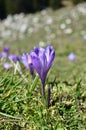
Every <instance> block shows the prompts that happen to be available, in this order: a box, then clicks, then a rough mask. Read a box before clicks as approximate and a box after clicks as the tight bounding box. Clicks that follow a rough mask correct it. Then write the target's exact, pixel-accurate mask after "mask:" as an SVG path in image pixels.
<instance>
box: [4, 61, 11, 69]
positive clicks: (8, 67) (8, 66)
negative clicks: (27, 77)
mask: <svg viewBox="0 0 86 130" xmlns="http://www.w3.org/2000/svg"><path fill="white" fill-rule="evenodd" d="M3 67H4V68H5V69H6V70H10V69H11V65H10V64H9V63H7V62H5V63H4V64H3Z"/></svg>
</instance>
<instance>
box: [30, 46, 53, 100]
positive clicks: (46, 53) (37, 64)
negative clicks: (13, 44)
mask: <svg viewBox="0 0 86 130" xmlns="http://www.w3.org/2000/svg"><path fill="white" fill-rule="evenodd" d="M30 56H31V62H32V64H33V67H34V69H35V70H36V71H37V73H38V74H39V77H40V79H41V81H42V95H43V96H44V98H45V80H46V76H47V73H48V71H49V69H50V67H51V65H52V63H53V60H54V57H55V51H54V48H53V47H52V46H47V47H46V48H45V49H44V48H41V47H35V48H34V50H33V51H32V52H31V53H30Z"/></svg>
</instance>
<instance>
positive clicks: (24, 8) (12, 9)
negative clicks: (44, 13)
mask: <svg viewBox="0 0 86 130" xmlns="http://www.w3.org/2000/svg"><path fill="white" fill-rule="evenodd" d="M85 1H86V0H0V19H4V18H6V17H7V16H8V14H18V13H21V12H23V13H26V14H28V13H35V12H38V11H41V10H43V9H45V8H48V7H51V8H52V9H59V8H61V7H62V6H66V5H68V4H65V3H70V4H73V5H76V4H78V3H80V2H85Z"/></svg>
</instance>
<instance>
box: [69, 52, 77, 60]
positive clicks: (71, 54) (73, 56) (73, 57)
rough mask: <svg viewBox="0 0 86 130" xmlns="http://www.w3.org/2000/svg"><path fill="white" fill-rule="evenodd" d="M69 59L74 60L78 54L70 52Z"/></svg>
mask: <svg viewBox="0 0 86 130" xmlns="http://www.w3.org/2000/svg"><path fill="white" fill-rule="evenodd" d="M68 59H69V60H70V61H74V60H75V59H76V55H75V54H74V53H73V52H72V53H70V54H69V55H68Z"/></svg>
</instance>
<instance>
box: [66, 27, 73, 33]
mask: <svg viewBox="0 0 86 130" xmlns="http://www.w3.org/2000/svg"><path fill="white" fill-rule="evenodd" d="M72 32H73V31H72V28H67V29H65V30H64V33H65V34H71V33H72Z"/></svg>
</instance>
